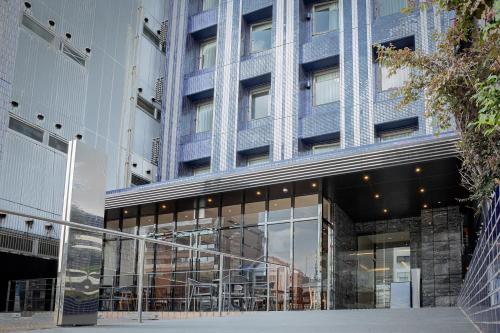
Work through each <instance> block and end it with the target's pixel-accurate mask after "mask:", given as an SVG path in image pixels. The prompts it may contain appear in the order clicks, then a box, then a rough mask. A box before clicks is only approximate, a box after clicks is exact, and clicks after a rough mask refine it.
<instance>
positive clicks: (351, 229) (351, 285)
mask: <svg viewBox="0 0 500 333" xmlns="http://www.w3.org/2000/svg"><path fill="white" fill-rule="evenodd" d="M333 221H334V222H333V232H334V254H333V255H334V288H335V293H334V294H335V296H334V298H335V300H334V304H335V309H353V308H356V303H357V301H356V296H357V290H356V267H357V258H356V256H355V253H356V251H357V238H356V229H355V226H354V223H353V221H352V220H351V218H350V217H349V216H348V215H347V214H346V213H345V212H344V211H343V210H342V209H341V208H340V207H339V206H338V205H336V204H335V205H334V207H333Z"/></svg>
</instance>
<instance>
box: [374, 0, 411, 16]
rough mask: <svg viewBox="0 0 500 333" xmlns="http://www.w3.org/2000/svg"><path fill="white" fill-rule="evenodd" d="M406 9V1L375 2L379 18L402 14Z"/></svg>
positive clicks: (388, 0)
mask: <svg viewBox="0 0 500 333" xmlns="http://www.w3.org/2000/svg"><path fill="white" fill-rule="evenodd" d="M405 7H406V0H375V11H376V14H377V17H382V16H387V15H391V14H396V13H401V11H402V10H403V9H404V8H405Z"/></svg>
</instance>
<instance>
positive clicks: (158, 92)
mask: <svg viewBox="0 0 500 333" xmlns="http://www.w3.org/2000/svg"><path fill="white" fill-rule="evenodd" d="M162 97H163V77H160V78H158V79H157V80H156V87H155V99H156V101H157V102H158V103H161V101H162Z"/></svg>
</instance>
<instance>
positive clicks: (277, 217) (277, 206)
mask: <svg viewBox="0 0 500 333" xmlns="http://www.w3.org/2000/svg"><path fill="white" fill-rule="evenodd" d="M291 191H292V187H291V185H290V184H285V185H276V186H271V187H270V189H269V216H268V221H269V222H273V221H285V220H290V217H291V213H292V209H291V208H292V199H291V197H290V192H291Z"/></svg>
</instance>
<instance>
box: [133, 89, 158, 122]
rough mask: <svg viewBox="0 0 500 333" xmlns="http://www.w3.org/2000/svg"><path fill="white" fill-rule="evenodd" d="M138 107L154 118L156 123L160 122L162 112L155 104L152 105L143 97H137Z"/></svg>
mask: <svg viewBox="0 0 500 333" xmlns="http://www.w3.org/2000/svg"><path fill="white" fill-rule="evenodd" d="M137 107H138V108H139V109H141V110H142V111H143V112H144V113H146V114H147V115H148V116H150V117H152V118H153V119H155V120H156V121H158V122H160V120H161V111H160V110H158V109H157V108H156V107H155V106H154V104H153V103H150V102H149V101H147V100H146V99H144V97H142V96H141V95H137Z"/></svg>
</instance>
